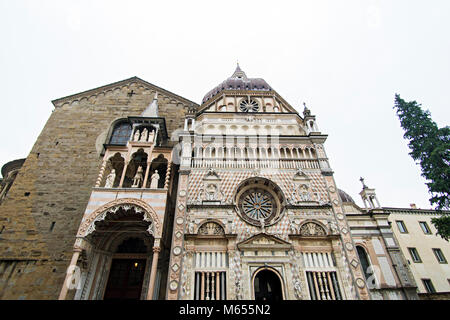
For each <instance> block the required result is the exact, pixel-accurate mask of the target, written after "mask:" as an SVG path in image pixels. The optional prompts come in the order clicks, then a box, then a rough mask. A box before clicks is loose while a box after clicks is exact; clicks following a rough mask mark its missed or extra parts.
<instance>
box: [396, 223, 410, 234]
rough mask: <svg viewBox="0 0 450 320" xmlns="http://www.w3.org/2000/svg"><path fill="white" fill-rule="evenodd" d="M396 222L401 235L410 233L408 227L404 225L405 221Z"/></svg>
mask: <svg viewBox="0 0 450 320" xmlns="http://www.w3.org/2000/svg"><path fill="white" fill-rule="evenodd" d="M396 222H397V227H398V230H400V232H401V233H408V230H407V229H406V226H405V224H404V223H403V221H401V220H399V221H396Z"/></svg>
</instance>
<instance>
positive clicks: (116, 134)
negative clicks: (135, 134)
mask: <svg viewBox="0 0 450 320" xmlns="http://www.w3.org/2000/svg"><path fill="white" fill-rule="evenodd" d="M131 131H132V128H131V125H130V124H129V123H127V122H120V123H118V124H116V126H115V127H114V130H113V133H112V135H111V139H110V140H109V143H110V144H119V145H125V144H127V141H128V140H129V139H130V136H131Z"/></svg>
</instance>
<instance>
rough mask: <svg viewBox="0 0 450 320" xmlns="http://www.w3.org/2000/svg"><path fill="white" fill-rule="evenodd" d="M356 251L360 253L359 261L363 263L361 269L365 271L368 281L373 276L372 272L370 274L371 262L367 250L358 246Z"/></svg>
mask: <svg viewBox="0 0 450 320" xmlns="http://www.w3.org/2000/svg"><path fill="white" fill-rule="evenodd" d="M356 250H357V251H358V256H359V260H360V261H361V267H362V269H363V271H364V275H365V277H366V280H367V279H369V277H370V276H371V274H372V273H371V272H369V267H370V262H369V258H368V257H367V253H366V250H364V248H363V247H361V246H356Z"/></svg>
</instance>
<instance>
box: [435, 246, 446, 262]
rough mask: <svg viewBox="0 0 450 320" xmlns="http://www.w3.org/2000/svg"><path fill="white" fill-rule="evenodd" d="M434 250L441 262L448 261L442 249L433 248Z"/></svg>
mask: <svg viewBox="0 0 450 320" xmlns="http://www.w3.org/2000/svg"><path fill="white" fill-rule="evenodd" d="M433 252H434V255H435V256H436V259H437V260H438V261H439V263H447V259H445V257H444V254H443V253H442V250H441V249H433Z"/></svg>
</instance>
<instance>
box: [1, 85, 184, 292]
mask: <svg viewBox="0 0 450 320" xmlns="http://www.w3.org/2000/svg"><path fill="white" fill-rule="evenodd" d="M155 90H157V91H158V98H159V108H160V117H166V125H167V127H168V132H169V135H170V134H171V132H173V131H174V130H176V129H177V128H182V127H183V125H184V114H185V110H186V107H188V106H189V105H190V104H191V102H190V101H189V100H186V99H184V98H181V97H178V96H176V95H174V94H171V93H170V92H168V91H165V90H163V89H161V88H158V87H155V86H152V85H150V84H148V83H145V82H144V81H142V80H140V79H137V78H132V79H129V80H124V81H122V82H120V83H116V84H114V85H109V86H105V87H102V88H98V89H95V90H92V91H88V92H85V93H82V94H78V95H76V96H73V97H67V98H64V99H60V100H57V101H54V104H55V105H56V108H55V110H54V111H53V113H52V114H51V116H50V118H49V120H48V121H47V123H46V125H45V127H44V129H43V130H42V132H41V134H40V136H39V137H38V139H37V141H36V143H35V144H34V146H33V148H32V150H31V152H30V154H29V155H28V157H27V159H26V161H25V163H24V165H23V167H22V169H21V170H20V172H19V174H18V176H17V178H16V181H15V182H14V184H13V186H12V187H11V189H10V190H9V192H8V195H7V197H6V198H5V200H4V202H3V203H2V204H1V205H0V229H1V228H2V226H4V227H5V228H4V230H3V232H2V233H1V234H0V299H57V298H58V295H59V291H60V289H61V286H62V282H63V280H64V276H65V272H66V268H67V266H68V264H69V262H70V258H71V256H72V247H73V244H74V242H75V235H76V232H77V230H78V227H79V224H80V221H81V218H82V216H83V213H84V210H85V208H86V205H87V202H88V200H89V196H90V193H91V188H92V187H93V186H94V185H95V181H96V179H97V175H98V172H99V169H100V166H101V162H102V155H101V154H100V153H101V151H102V145H103V143H105V139H106V137H107V133H108V131H109V127H110V125H111V123H112V122H113V121H114V120H116V119H118V118H121V117H126V116H135V115H140V113H141V112H142V111H143V110H144V109H145V108H146V107H147V106H148V105H149V104H150V102H151V101H152V100H153V97H154V94H155ZM131 91H133V94H132V95H130V94H129V93H130V92H131ZM53 223H54V224H53Z"/></svg>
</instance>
